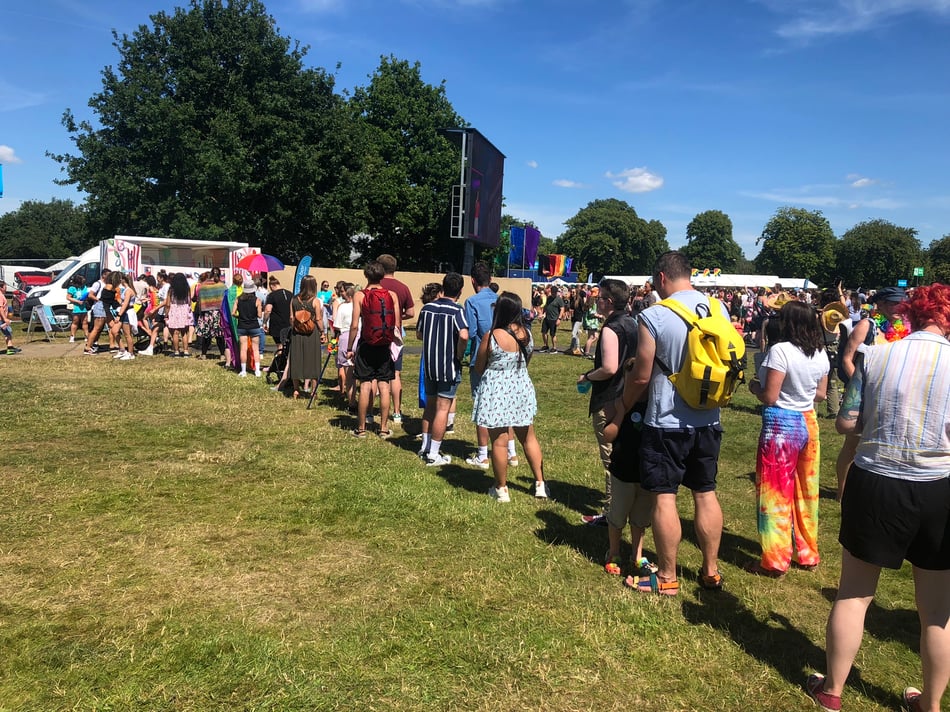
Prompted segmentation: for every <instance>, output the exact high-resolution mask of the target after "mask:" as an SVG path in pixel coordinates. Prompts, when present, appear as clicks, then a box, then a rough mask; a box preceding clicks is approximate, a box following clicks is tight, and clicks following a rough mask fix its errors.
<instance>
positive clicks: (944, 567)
mask: <svg viewBox="0 0 950 712" xmlns="http://www.w3.org/2000/svg"><path fill="white" fill-rule="evenodd" d="M897 311H898V313H899V314H900V315H901V316H902V317H903V318H905V319H907V320H909V321H910V323H911V325H912V327H913V332H912V333H911V334H910V335H908V336H907V337H906V338H904V339H901V340H897V341H890V342H887V343H884V344H879V345H874V346H871V347H869V348H868V349H867V352H866V354H865V357H864V360H863V364H862V365H861V366H860V367H859V368H858V369H856V370H855V372H854V375H853V376H852V377H851V380H850V381H849V383H848V388H847V391H846V392H845V397H844V402H843V403H842V405H841V410H840V412H839V414H838V419H837V421H836V427H837V429H838V432H839V433H843V434H851V433H857V434H860V435H861V441H860V444H859V445H858V449H857V453H856V455H855V457H854V463H853V464H852V465H851V469H850V471H849V472H848V480H847V482H848V484H847V487H845V488H844V493H843V495H842V499H841V530H840V533H839V535H838V541H840V542H841V545H842V546H843V547H844V551H843V552H842V556H841V580H840V583H839V585H838V595H837V597H836V598H835V602H834V605H833V606H832V608H831V614H830V616H829V617H828V626H827V629H826V632H825V637H826V648H827V650H826V659H827V666H828V670H827V673H828V674H827V677H825V676H823V675H819V674H817V673H816V674H814V675H811V676H810V677H809V678H808V682H807V684H806V690H807V692H808V694H809V696H810V697H812V699H814V700H815V701H816V702H817V703H818V705H819V706H820V707H821V708H822V709H823V710H832V711H834V710H839V709H841V691H842V689H843V688H844V683H845V680H846V679H847V677H848V673H849V672H850V670H851V665H852V664H853V662H854V658H855V656H856V655H857V652H858V648H859V647H860V645H861V638H862V635H863V632H864V618H865V614H866V613H867V609H868V607H869V606H870V605H871V601H872V599H873V598H874V593H875V591H876V590H877V581H878V577H879V576H880V573H881V569H882V568H889V569H899V568H900V567H901V565H902V564H903V562H904V560H905V559H906V560H907V561H909V562H910V563H911V564H912V565H913V573H914V589H915V593H916V601H917V614H918V617H919V619H920V657H921V662H922V668H923V689H922V690H918V689H917V688H914V687H908V688H906V689H905V690H904V694H903V706H904V709H906V710H910V711H911V712H915V711H916V712H923V711H924V710H930V711H933V712H937V711H939V709H940V698H941V697H942V696H943V693H944V691H945V690H946V688H947V682H948V680H950V534H948V531H950V529H948V526H950V340H948V338H950V287H948V286H947V285H944V284H934V285H931V286H929V287H918V288H917V289H916V290H914V294H913V296H911V298H910V300H909V301H907V302H903V303H902V304H900V306H898V307H897Z"/></svg>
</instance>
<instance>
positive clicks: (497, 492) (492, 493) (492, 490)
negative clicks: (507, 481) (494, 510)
mask: <svg viewBox="0 0 950 712" xmlns="http://www.w3.org/2000/svg"><path fill="white" fill-rule="evenodd" d="M488 496H489V497H491V498H492V499H494V500H496V501H498V502H510V501H511V496H510V495H509V494H508V488H507V487H489V488H488Z"/></svg>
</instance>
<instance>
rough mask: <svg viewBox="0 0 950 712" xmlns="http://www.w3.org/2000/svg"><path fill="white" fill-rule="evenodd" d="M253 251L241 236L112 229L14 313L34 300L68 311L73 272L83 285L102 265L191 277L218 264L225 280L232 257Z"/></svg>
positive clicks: (26, 313)
mask: <svg viewBox="0 0 950 712" xmlns="http://www.w3.org/2000/svg"><path fill="white" fill-rule="evenodd" d="M256 252H260V250H259V249H258V248H256V247H248V244H247V243H246V242H220V241H211V240H176V239H173V238H164V237H136V236H130V235H116V236H115V237H113V238H111V239H109V240H103V241H102V242H100V243H99V245H98V247H93V248H91V249H88V250H86V251H85V252H83V253H82V254H81V255H79V256H78V257H73V258H70V261H69V264H68V265H67V266H66V267H64V268H63V271H62V272H60V273H59V275H58V276H57V277H56V279H55V281H53V282H52V283H51V284H49V285H47V286H45V287H37V288H34V289H33V290H32V291H31V292H30V294H29V296H28V297H27V298H26V300H25V301H24V302H23V307H22V310H21V312H20V319H22V320H23V321H29V320H30V315H31V314H32V312H33V308H34V307H36V306H37V305H43V306H48V307H51V308H52V310H53V313H54V314H56V315H57V316H58V315H64V316H65V315H68V314H69V313H70V312H71V311H72V308H71V307H70V305H69V302H68V301H67V300H66V293H67V290H68V289H69V285H70V284H71V283H72V280H73V277H75V276H76V275H77V274H79V275H82V276H83V277H85V279H86V284H87V285H91V284H93V283H94V282H95V281H96V280H97V279H99V275H100V274H101V273H102V269H103V268H104V267H108V268H109V269H111V270H113V271H116V270H118V271H120V272H126V273H130V274H133V275H136V276H138V275H140V274H152V275H155V274H158V272H159V271H161V270H165V271H166V272H167V273H168V274H172V273H174V272H184V273H185V275H186V276H187V277H188V278H189V280H191V281H194V280H196V279H197V278H198V275H199V274H201V273H202V272H206V271H208V270H210V269H211V268H212V267H219V268H220V269H221V277H222V279H224V281H225V283H230V281H231V274H232V273H233V272H234V270H235V269H236V268H237V263H238V261H239V260H240V259H241V258H242V257H245V256H246V255H249V254H253V253H256Z"/></svg>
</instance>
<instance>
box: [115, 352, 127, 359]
mask: <svg viewBox="0 0 950 712" xmlns="http://www.w3.org/2000/svg"><path fill="white" fill-rule="evenodd" d="M127 353H128V352H127V351H125V350H122V351H116V352H115V353H114V354H112V358H123V357H124V356H125V355H126V354H127Z"/></svg>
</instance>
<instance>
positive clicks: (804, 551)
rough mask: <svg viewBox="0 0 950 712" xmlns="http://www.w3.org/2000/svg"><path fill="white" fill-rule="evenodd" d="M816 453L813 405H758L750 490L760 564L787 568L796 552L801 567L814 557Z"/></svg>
mask: <svg viewBox="0 0 950 712" xmlns="http://www.w3.org/2000/svg"><path fill="white" fill-rule="evenodd" d="M819 456H820V447H819V442H818V418H817V416H816V415H815V411H814V410H807V411H804V412H802V411H794V410H786V409H785V408H779V407H777V406H767V407H766V408H765V409H764V410H763V412H762V432H761V434H760V435H759V448H758V452H757V453H756V458H755V489H756V494H757V495H758V530H759V539H760V541H761V544H762V562H761V563H762V568H764V569H769V570H772V571H777V572H784V571H787V570H788V567H789V565H790V563H791V561H792V558H793V555H795V553H796V552H797V561H798V563H799V564H801V565H802V566H814V565H816V564H817V563H818V561H819V556H818V461H819Z"/></svg>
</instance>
